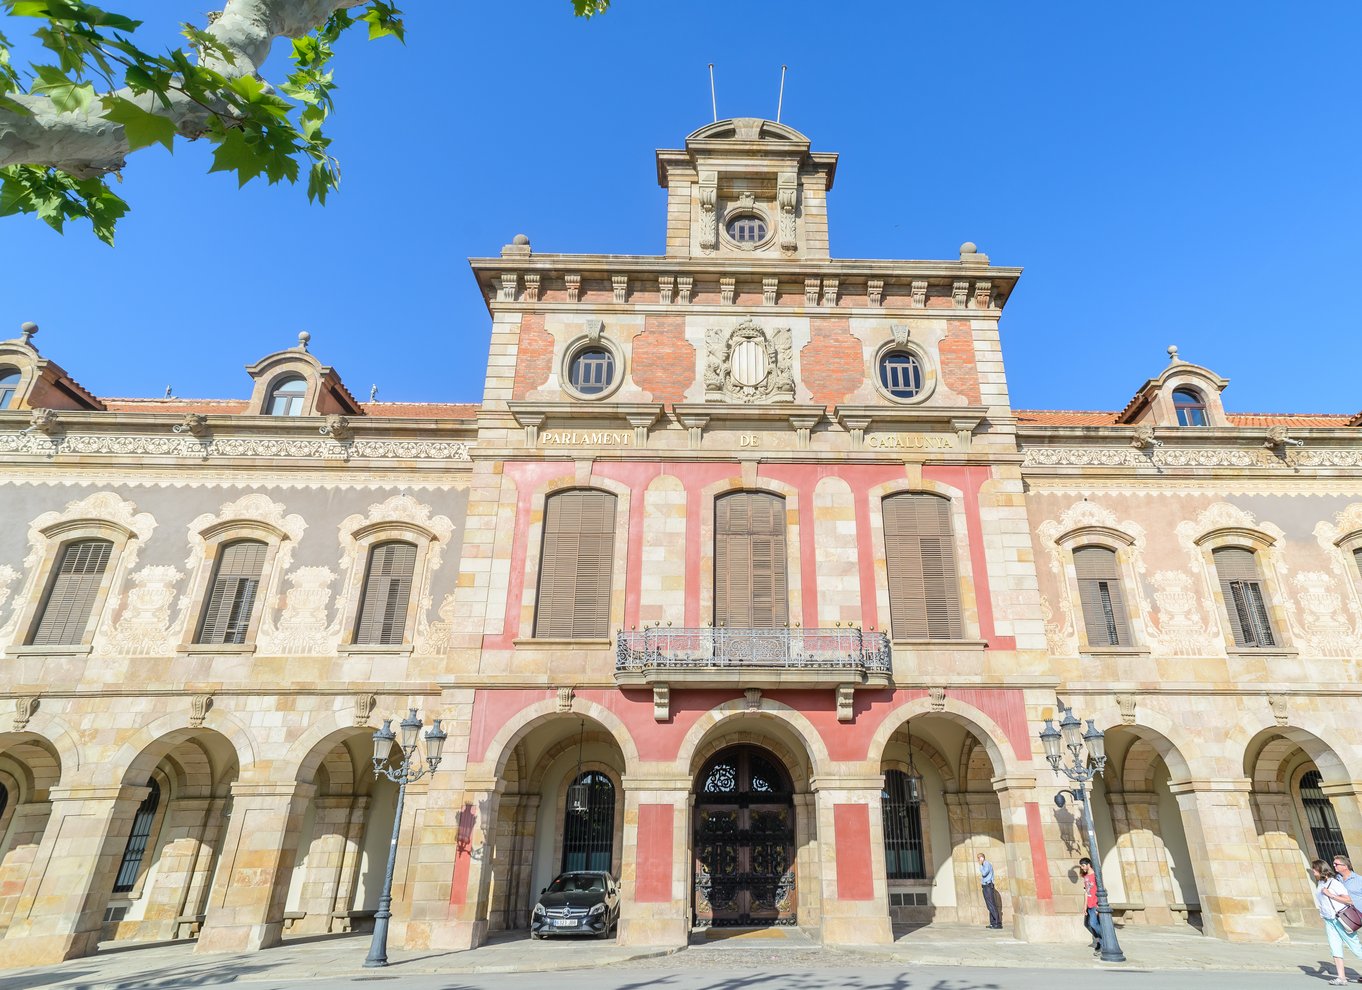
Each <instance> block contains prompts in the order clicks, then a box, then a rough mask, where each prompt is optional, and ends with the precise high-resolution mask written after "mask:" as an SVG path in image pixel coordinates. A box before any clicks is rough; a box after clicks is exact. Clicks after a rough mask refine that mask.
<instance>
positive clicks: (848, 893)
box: [832, 804, 875, 901]
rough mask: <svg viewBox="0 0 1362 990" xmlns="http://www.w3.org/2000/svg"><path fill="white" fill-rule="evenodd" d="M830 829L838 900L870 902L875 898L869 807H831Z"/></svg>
mask: <svg viewBox="0 0 1362 990" xmlns="http://www.w3.org/2000/svg"><path fill="white" fill-rule="evenodd" d="M832 830H833V834H834V835H835V837H836V843H837V849H836V855H837V899H838V900H842V901H869V900H874V898H875V879H874V877H872V876H871V874H870V864H871V863H873V862H874V859H873V857H872V856H871V850H870V808H869V807H868V806H867V805H864V804H834V805H833V806H832Z"/></svg>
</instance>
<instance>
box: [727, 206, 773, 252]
mask: <svg viewBox="0 0 1362 990" xmlns="http://www.w3.org/2000/svg"><path fill="white" fill-rule="evenodd" d="M728 236H729V238H731V239H732V240H733V241H734V242H735V243H737V244H748V245H754V244H760V243H761V242H762V241H764V240H766V221H765V220H763V219H762V218H761V217H759V216H757V215H756V214H755V213H739V214H738V215H737V216H735V217H733V219H731V220H729V221H728Z"/></svg>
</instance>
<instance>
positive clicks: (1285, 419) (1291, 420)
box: [1225, 413, 1351, 429]
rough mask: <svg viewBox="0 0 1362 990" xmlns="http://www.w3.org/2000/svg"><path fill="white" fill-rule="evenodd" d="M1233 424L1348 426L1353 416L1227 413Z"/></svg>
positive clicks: (1335, 414)
mask: <svg viewBox="0 0 1362 990" xmlns="http://www.w3.org/2000/svg"><path fill="white" fill-rule="evenodd" d="M1225 416H1226V417H1227V418H1228V419H1229V421H1230V424H1231V425H1232V426H1299V427H1302V428H1304V427H1309V426H1319V427H1324V428H1326V429H1328V428H1331V427H1339V426H1347V425H1348V420H1349V419H1350V418H1351V417H1349V416H1348V415H1347V414H1337V413H1226V414H1225Z"/></svg>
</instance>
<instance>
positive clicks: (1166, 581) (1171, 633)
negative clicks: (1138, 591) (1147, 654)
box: [1150, 571, 1225, 657]
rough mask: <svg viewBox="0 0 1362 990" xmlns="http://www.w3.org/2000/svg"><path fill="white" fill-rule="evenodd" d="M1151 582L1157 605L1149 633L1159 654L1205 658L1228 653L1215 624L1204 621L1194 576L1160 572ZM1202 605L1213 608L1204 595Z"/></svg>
mask: <svg viewBox="0 0 1362 990" xmlns="http://www.w3.org/2000/svg"><path fill="white" fill-rule="evenodd" d="M1150 583H1151V584H1152V585H1153V586H1154V604H1155V605H1156V606H1157V608H1156V610H1155V612H1154V625H1155V628H1154V629H1153V630H1151V633H1150V635H1151V637H1152V639H1153V640H1154V644H1155V649H1156V650H1157V651H1158V652H1159V653H1162V654H1165V655H1167V656H1170V657H1204V656H1208V655H1210V654H1217V653H1221V654H1223V653H1224V652H1225V647H1224V644H1223V643H1222V642H1221V641H1220V637H1219V635H1217V633H1216V627H1215V626H1214V624H1212V623H1208V622H1203V621H1202V618H1201V611H1200V610H1199V609H1198V607H1197V596H1196V595H1195V594H1194V593H1193V591H1192V578H1191V575H1189V574H1188V573H1187V572H1186V571H1159V572H1157V573H1156V574H1155V575H1154V576H1153V577H1152V578H1150ZM1201 604H1202V605H1204V606H1205V607H1206V608H1207V609H1208V610H1210V608H1211V601H1210V600H1209V599H1205V598H1203V599H1202V600H1201ZM1212 614H1214V613H1212Z"/></svg>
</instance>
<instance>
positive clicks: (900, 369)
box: [880, 351, 922, 399]
mask: <svg viewBox="0 0 1362 990" xmlns="http://www.w3.org/2000/svg"><path fill="white" fill-rule="evenodd" d="M880 384H881V385H883V386H884V390H885V391H886V392H888V393H889V394H890V395H892V396H893V397H894V398H896V399H911V398H914V397H915V396H916V395H917V394H918V393H920V392H921V391H922V362H920V361H919V360H918V359H917V356H916V355H914V354H910V353H909V352H908V351H889V352H887V353H886V354H885V355H884V356H883V357H881V358H880Z"/></svg>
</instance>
